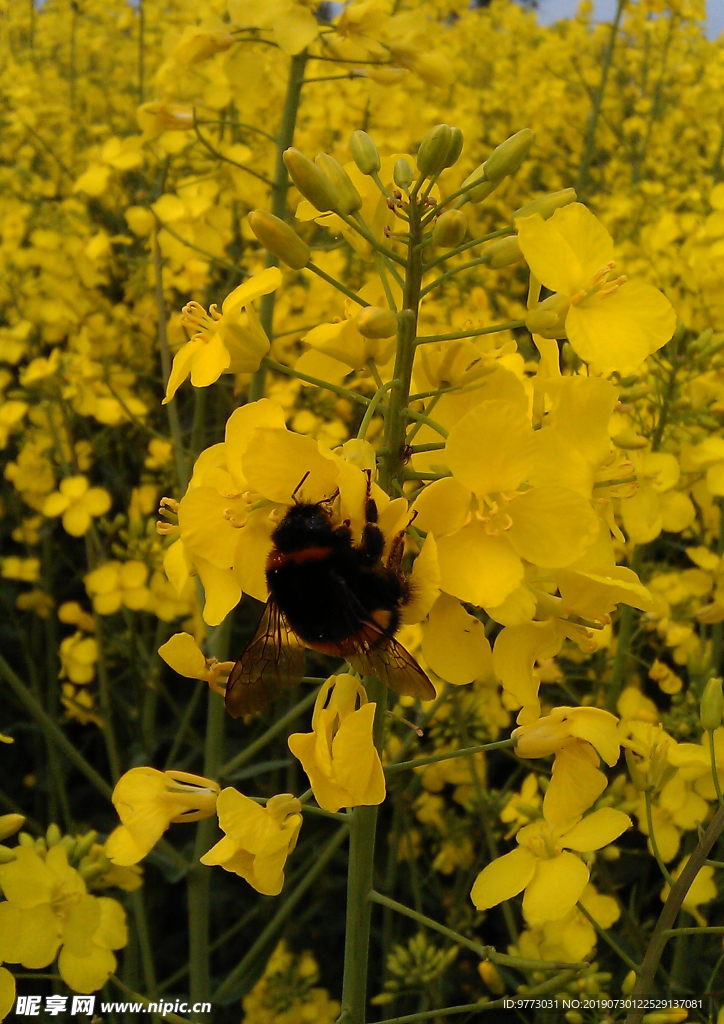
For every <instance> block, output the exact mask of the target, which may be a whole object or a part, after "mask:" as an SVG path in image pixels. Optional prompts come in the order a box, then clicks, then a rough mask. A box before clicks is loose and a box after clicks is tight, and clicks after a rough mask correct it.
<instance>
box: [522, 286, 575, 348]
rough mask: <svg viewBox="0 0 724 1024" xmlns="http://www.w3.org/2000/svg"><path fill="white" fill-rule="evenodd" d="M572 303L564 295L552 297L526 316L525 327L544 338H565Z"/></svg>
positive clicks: (529, 311)
mask: <svg viewBox="0 0 724 1024" xmlns="http://www.w3.org/2000/svg"><path fill="white" fill-rule="evenodd" d="M569 308H570V302H569V301H568V299H566V298H565V296H563V295H550V296H549V297H548V298H547V299H544V300H543V302H539V303H538V305H537V306H534V307H533V309H529V310H528V312H527V313H526V315H525V326H526V327H527V328H528V330H529V331H530V332H531V333H532V334H540V336H541V337H542V338H565V336H566V316H567V315H568V310H569Z"/></svg>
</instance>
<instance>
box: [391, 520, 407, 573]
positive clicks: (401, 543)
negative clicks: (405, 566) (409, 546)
mask: <svg viewBox="0 0 724 1024" xmlns="http://www.w3.org/2000/svg"><path fill="white" fill-rule="evenodd" d="M404 553H405V531H404V530H400V532H399V533H398V534H397V536H396V537H395V539H394V540H393V541H392V545H391V547H390V553H389V555H388V556H387V568H388V569H391V570H392V572H396V573H399V571H400V566H401V565H402V556H403V555H404Z"/></svg>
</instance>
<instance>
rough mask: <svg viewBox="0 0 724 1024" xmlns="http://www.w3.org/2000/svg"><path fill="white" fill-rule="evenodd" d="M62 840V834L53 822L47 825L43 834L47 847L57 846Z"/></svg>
mask: <svg viewBox="0 0 724 1024" xmlns="http://www.w3.org/2000/svg"><path fill="white" fill-rule="evenodd" d="M62 838H63V833H62V832H61V831H60V829H59V828H58V826H57V825H56V824H55V822H53V823H52V824H50V825H48V828H47V829H46V832H45V841H46V843H47V844H48V847H51V846H57V845H58V843H59V842H60V840H61V839H62Z"/></svg>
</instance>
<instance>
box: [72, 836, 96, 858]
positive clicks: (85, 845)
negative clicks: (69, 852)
mask: <svg viewBox="0 0 724 1024" xmlns="http://www.w3.org/2000/svg"><path fill="white" fill-rule="evenodd" d="M97 838H98V833H97V832H96V831H95V829H91V830H90V832H87V833H86V834H85V835H84V836H82V837H81V838H80V839H79V840H78V842H77V843H76V847H75V856H76V857H77V858H78V860H80V858H81V857H84V856H85V855H86V853H88V851H89V850H90V848H91V846H92V845H93V843H94V842H95V841H96V839H97Z"/></svg>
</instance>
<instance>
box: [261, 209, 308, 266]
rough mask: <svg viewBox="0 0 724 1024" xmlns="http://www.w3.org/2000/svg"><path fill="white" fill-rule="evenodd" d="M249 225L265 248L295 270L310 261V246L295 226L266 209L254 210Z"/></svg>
mask: <svg viewBox="0 0 724 1024" xmlns="http://www.w3.org/2000/svg"><path fill="white" fill-rule="evenodd" d="M249 226H250V228H251V230H252V231H253V232H254V234H255V235H256V237H257V238H258V239H259V241H260V242H261V244H262V245H263V246H264V248H265V249H266V250H267V251H268V252H270V253H271V254H272V255H273V256H276V257H277V259H279V260H281V261H282V263H285V264H286V265H287V266H288V267H291V268H292V269H293V270H301V269H302V267H306V265H307V263H309V246H308V245H307V243H306V242H305V241H304V239H302V238H300V237H299V235H298V234H297V233H296V231H295V230H294V228H293V227H291V226H290V225H289V224H287V223H286V222H285V221H283V220H280V218H279V217H275V216H274V214H273V213H267V212H266V210H252V211H251V213H250V214H249Z"/></svg>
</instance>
